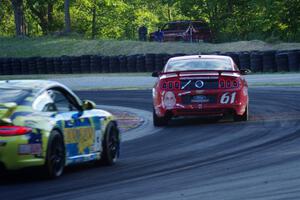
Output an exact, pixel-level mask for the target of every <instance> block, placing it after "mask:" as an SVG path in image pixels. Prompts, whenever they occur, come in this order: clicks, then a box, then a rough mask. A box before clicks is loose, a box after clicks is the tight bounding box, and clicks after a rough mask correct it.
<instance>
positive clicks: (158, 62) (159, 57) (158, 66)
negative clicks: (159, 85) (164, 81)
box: [154, 54, 164, 71]
mask: <svg viewBox="0 0 300 200" xmlns="http://www.w3.org/2000/svg"><path fill="white" fill-rule="evenodd" d="M154 60H155V61H154V62H155V71H162V69H163V67H164V54H156V55H155V57H154Z"/></svg>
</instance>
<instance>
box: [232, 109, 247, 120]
mask: <svg viewBox="0 0 300 200" xmlns="http://www.w3.org/2000/svg"><path fill="white" fill-rule="evenodd" d="M233 120H234V121H235V122H242V121H248V120H249V109H248V106H247V107H246V110H245V112H244V114H243V115H237V114H234V115H233Z"/></svg>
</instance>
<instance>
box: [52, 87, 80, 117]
mask: <svg viewBox="0 0 300 200" xmlns="http://www.w3.org/2000/svg"><path fill="white" fill-rule="evenodd" d="M48 94H49V95H50V97H51V99H52V100H53V102H54V104H55V107H56V109H57V111H59V112H69V111H75V110H77V109H76V107H75V106H74V105H73V104H72V103H71V102H70V101H69V100H68V99H67V97H66V96H65V95H64V94H63V93H62V92H60V91H57V90H48Z"/></svg>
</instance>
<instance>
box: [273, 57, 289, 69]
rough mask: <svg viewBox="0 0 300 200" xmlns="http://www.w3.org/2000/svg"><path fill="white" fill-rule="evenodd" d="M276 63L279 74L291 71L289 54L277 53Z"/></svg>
mask: <svg viewBox="0 0 300 200" xmlns="http://www.w3.org/2000/svg"><path fill="white" fill-rule="evenodd" d="M275 61H276V66H277V71H278V72H288V71H289V62H288V54H287V53H277V54H276V55H275Z"/></svg>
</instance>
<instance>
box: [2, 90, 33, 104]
mask: <svg viewBox="0 0 300 200" xmlns="http://www.w3.org/2000/svg"><path fill="white" fill-rule="evenodd" d="M29 94H30V91H28V90H22V89H10V88H0V103H8V102H14V103H17V104H20V103H21V102H22V101H24V99H25V98H26V97H28V96H29Z"/></svg>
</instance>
